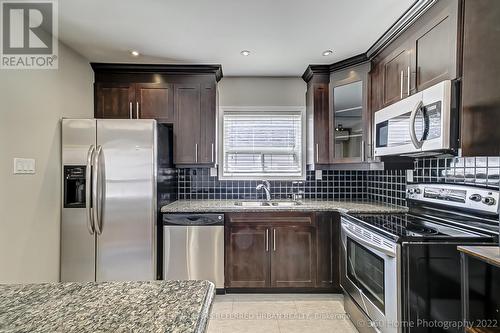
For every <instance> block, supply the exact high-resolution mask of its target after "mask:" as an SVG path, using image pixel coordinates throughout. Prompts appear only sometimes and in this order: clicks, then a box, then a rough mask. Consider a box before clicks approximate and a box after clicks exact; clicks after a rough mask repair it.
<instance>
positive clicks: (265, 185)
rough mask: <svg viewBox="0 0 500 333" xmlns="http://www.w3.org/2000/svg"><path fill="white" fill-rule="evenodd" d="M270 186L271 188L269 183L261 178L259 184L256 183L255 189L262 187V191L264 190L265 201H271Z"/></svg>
mask: <svg viewBox="0 0 500 333" xmlns="http://www.w3.org/2000/svg"><path fill="white" fill-rule="evenodd" d="M270 188H271V184H270V183H269V182H268V181H267V180H263V181H262V183H260V184H259V185H257V187H255V189H256V190H257V191H259V190H262V189H264V191H265V192H266V200H267V201H271V191H270Z"/></svg>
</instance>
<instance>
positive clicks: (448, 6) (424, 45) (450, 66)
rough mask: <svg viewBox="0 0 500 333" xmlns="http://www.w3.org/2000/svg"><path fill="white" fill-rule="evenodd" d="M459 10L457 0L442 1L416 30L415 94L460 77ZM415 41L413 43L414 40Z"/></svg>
mask: <svg viewBox="0 0 500 333" xmlns="http://www.w3.org/2000/svg"><path fill="white" fill-rule="evenodd" d="M458 11H459V3H458V1H457V0H453V1H441V2H440V3H437V4H436V5H435V6H434V7H433V8H431V9H430V11H429V13H427V14H426V15H427V16H426V17H424V18H423V20H422V23H421V24H419V25H418V29H415V30H416V32H415V37H414V38H413V39H412V42H413V43H414V48H415V50H416V53H415V63H414V64H412V67H413V68H414V71H415V77H412V78H411V79H412V81H415V84H416V91H422V90H424V89H426V88H429V87H431V86H433V85H435V84H436V83H439V82H441V81H443V80H452V79H455V78H457V77H458V72H457V59H458V48H457V42H458ZM413 40H414V41H413Z"/></svg>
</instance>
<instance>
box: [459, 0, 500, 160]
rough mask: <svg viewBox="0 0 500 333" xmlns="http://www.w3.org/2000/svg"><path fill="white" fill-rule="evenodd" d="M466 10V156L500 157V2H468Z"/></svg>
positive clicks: (463, 138)
mask: <svg viewBox="0 0 500 333" xmlns="http://www.w3.org/2000/svg"><path fill="white" fill-rule="evenodd" d="M462 9H463V13H462V15H463V20H464V24H463V25H464V30H463V66H462V117H461V145H462V155H463V156H498V155H500V131H499V130H498V124H499V123H500V56H499V53H500V1H498V0H481V1H479V0H467V1H465V3H464V5H463V7H462Z"/></svg>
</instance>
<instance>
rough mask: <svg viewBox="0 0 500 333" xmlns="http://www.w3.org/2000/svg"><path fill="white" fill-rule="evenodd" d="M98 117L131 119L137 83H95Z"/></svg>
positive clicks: (95, 112)
mask: <svg viewBox="0 0 500 333" xmlns="http://www.w3.org/2000/svg"><path fill="white" fill-rule="evenodd" d="M94 94H95V110H94V116H95V117H96V118H109V119H131V118H132V114H133V102H134V100H135V85H134V84H128V83H96V84H95V85H94Z"/></svg>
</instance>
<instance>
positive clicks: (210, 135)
mask: <svg viewBox="0 0 500 333" xmlns="http://www.w3.org/2000/svg"><path fill="white" fill-rule="evenodd" d="M216 96H217V91H216V85H215V84H204V85H203V86H202V87H201V111H200V143H199V149H200V150H199V156H198V161H199V163H203V164H214V163H215V161H216V156H217V151H216V150H217V147H216V145H215V144H216V140H215V138H216V134H217V133H216V126H215V124H216V121H217V112H216V106H217V102H216Z"/></svg>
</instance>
